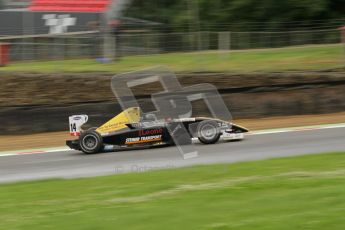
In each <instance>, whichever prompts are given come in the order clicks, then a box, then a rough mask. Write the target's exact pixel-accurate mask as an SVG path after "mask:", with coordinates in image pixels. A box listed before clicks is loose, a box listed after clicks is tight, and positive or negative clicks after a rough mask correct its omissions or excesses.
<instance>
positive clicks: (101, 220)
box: [0, 153, 345, 230]
mask: <svg viewBox="0 0 345 230" xmlns="http://www.w3.org/2000/svg"><path fill="white" fill-rule="evenodd" d="M114 170H115V169H114ZM344 194H345V153H334V154H321V155H311V156H303V157H295V158H285V159H274V160H266V161H257V162H249V163H238V164H232V165H212V166H197V167H190V168H183V169H169V170H163V171H154V172H152V171H151V172H145V173H132V174H123V175H115V176H107V177H97V178H89V179H75V180H49V181H38V182H26V183H18V184H7V185H1V186H0V201H1V204H0V229H35V230H36V229H148V230H154V229H198V230H199V229H256V230H257V229H259V230H260V229H272V230H277V229H286V230H290V229H322V230H323V229H332V230H334V229H339V230H342V229H344V227H345V218H344V213H345V196H344Z"/></svg>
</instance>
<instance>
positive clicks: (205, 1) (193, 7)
mask: <svg viewBox="0 0 345 230" xmlns="http://www.w3.org/2000/svg"><path fill="white" fill-rule="evenodd" d="M127 15H128V16H131V17H137V18H142V19H147V20H152V21H157V22H162V23H165V24H166V26H168V27H169V28H171V29H172V30H174V31H183V30H190V29H193V26H192V25H193V24H195V23H199V24H200V28H201V29H202V30H222V29H224V30H238V31H241V30H242V31H248V30H251V31H262V30H293V29H299V28H305V27H309V28H325V27H332V26H335V27H336V26H339V25H340V24H341V23H343V22H345V20H342V19H343V18H344V15H345V4H344V0H284V1H281V0H260V1H258V0H175V1H171V0H145V1H142V0H134V1H133V3H132V5H131V7H130V8H129V10H128V11H127ZM196 19H198V20H196Z"/></svg>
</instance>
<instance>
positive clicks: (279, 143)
mask: <svg viewBox="0 0 345 230" xmlns="http://www.w3.org/2000/svg"><path fill="white" fill-rule="evenodd" d="M195 148H196V149H197V150H198V152H199V156H198V157H196V158H192V159H188V160H184V159H183V158H182V156H181V155H180V153H179V152H178V150H177V148H176V147H165V148H156V149H145V150H131V151H122V152H114V153H102V154H97V155H84V154H82V153H79V152H76V151H66V152H54V153H45V154H34V155H20V156H1V157H0V182H1V183H6V182H15V181H23V180H37V179H47V178H76V177H88V176H97V175H108V174H114V173H124V172H143V171H148V170H152V169H159V168H175V167H183V166H189V165H198V164H199V165H200V164H212V163H226V162H228V163H233V162H239V161H251V160H259V159H267V158H274V157H285V156H296V155H304V154H313V153H323V152H336V151H345V128H332V129H321V130H309V131H299V132H284V133H275V134H262V135H249V136H247V138H246V140H244V141H242V142H227V143H225V142H224V143H218V144H215V145H202V144H195Z"/></svg>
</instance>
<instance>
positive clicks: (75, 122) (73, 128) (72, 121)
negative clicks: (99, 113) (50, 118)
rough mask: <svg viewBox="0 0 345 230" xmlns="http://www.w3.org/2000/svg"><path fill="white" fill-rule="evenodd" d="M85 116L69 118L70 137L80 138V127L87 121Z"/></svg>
mask: <svg viewBox="0 0 345 230" xmlns="http://www.w3.org/2000/svg"><path fill="white" fill-rule="evenodd" d="M88 119H89V118H88V116H87V115H73V116H70V117H69V133H70V135H71V136H80V133H81V132H82V131H83V130H82V128H81V126H82V125H83V124H85V123H86V122H87V121H88Z"/></svg>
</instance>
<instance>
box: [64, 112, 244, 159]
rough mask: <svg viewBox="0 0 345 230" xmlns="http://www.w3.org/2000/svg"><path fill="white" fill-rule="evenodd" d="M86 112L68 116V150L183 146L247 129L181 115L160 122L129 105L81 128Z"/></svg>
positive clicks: (238, 137)
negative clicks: (99, 122) (97, 124)
mask: <svg viewBox="0 0 345 230" xmlns="http://www.w3.org/2000/svg"><path fill="white" fill-rule="evenodd" d="M87 121H88V116H87V115H75V116H71V117H69V125H70V134H71V135H72V136H78V137H79V138H78V139H76V140H68V141H66V144H67V146H69V147H70V148H71V149H75V150H78V151H82V152H84V153H86V154H94V153H100V152H106V151H115V150H121V149H126V148H143V147H154V146H162V145H175V144H176V145H186V144H191V143H192V138H197V139H199V141H200V142H201V143H203V144H214V143H217V142H218V140H219V139H220V138H222V139H223V140H226V141H227V140H242V139H243V138H244V133H246V132H248V130H247V129H246V128H244V127H241V126H239V125H235V124H233V123H231V122H227V121H223V120H219V119H213V118H205V117H196V118H181V119H166V120H164V121H159V120H156V119H155V116H154V115H153V114H146V115H143V116H141V111H140V108H136V107H135V108H129V109H127V110H125V111H123V112H122V113H120V114H119V115H117V116H116V117H114V118H112V119H111V120H110V121H108V122H107V123H105V124H103V125H102V126H100V127H98V128H90V129H87V130H83V127H82V126H83V125H84V124H85V123H86V122H87ZM186 134H187V136H186Z"/></svg>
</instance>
